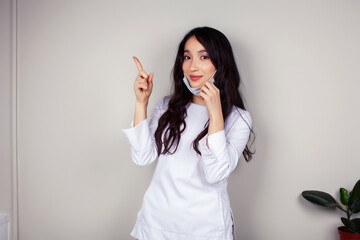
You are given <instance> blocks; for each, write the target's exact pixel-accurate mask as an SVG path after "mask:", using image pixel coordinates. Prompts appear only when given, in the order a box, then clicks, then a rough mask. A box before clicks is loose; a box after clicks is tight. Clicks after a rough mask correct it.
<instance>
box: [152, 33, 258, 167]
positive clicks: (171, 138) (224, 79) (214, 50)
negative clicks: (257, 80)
mask: <svg viewBox="0 0 360 240" xmlns="http://www.w3.org/2000/svg"><path fill="white" fill-rule="evenodd" d="M192 36H195V37H196V39H197V40H198V41H199V42H200V43H201V44H202V45H203V46H204V48H205V49H206V51H207V53H208V54H209V57H210V60H211V61H212V63H213V65H214V66H215V68H216V69H217V71H216V74H215V76H214V79H215V83H214V84H215V86H216V87H217V88H218V89H219V90H220V98H221V107H222V113H223V118H224V122H225V120H226V118H227V117H228V116H229V114H230V113H231V110H232V107H233V106H236V107H239V108H242V109H244V110H246V109H245V106H244V103H243V100H242V97H241V94H240V92H239V86H240V75H239V71H238V69H237V66H236V63H235V58H234V55H233V51H232V48H231V45H230V42H229V40H228V39H227V38H226V37H225V35H224V34H223V33H221V32H220V31H218V30H216V29H213V28H210V27H198V28H194V29H192V30H191V31H190V32H189V33H187V34H186V35H185V37H184V39H183V40H182V41H181V42H180V44H179V49H178V52H177V55H176V59H175V64H174V67H173V70H172V75H173V80H174V82H173V93H172V95H171V97H170V101H169V105H168V109H167V110H166V111H165V113H164V114H163V115H162V116H161V117H160V119H159V122H158V127H157V129H156V131H155V141H156V146H157V150H158V154H159V155H160V154H173V153H174V152H176V150H177V147H178V145H179V142H180V138H181V134H182V132H183V131H184V130H185V128H186V122H185V118H186V116H187V111H186V107H187V106H188V104H190V102H191V100H192V96H193V95H192V93H191V92H190V91H189V90H188V89H187V88H186V86H185V84H184V82H183V77H184V75H183V71H182V65H183V61H184V47H185V43H186V41H187V40H188V39H189V38H191V37H192ZM245 122H246V121H245ZM247 124H248V123H247ZM248 126H249V125H248ZM249 128H250V126H249ZM208 129H209V121H208V122H207V123H206V124H205V126H204V130H203V131H202V132H200V133H199V135H198V136H197V137H196V138H195V140H194V142H193V148H194V150H195V151H196V152H197V153H198V154H200V155H201V152H200V150H199V148H198V143H199V141H200V140H201V139H202V138H203V137H204V136H205V135H206V134H207V133H208ZM250 133H251V134H254V133H253V130H252V129H251V128H250ZM162 136H163V139H162ZM249 139H250V138H249ZM254 153H255V152H251V151H250V150H249V147H248V144H247V145H246V146H245V149H244V151H243V156H244V158H245V160H246V161H249V160H250V159H251V158H252V155H253V154H254Z"/></svg>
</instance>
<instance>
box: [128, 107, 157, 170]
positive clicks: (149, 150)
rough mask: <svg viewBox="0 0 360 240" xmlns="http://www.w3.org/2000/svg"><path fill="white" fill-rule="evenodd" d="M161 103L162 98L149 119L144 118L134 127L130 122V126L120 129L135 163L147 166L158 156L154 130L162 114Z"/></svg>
mask: <svg viewBox="0 0 360 240" xmlns="http://www.w3.org/2000/svg"><path fill="white" fill-rule="evenodd" d="M162 103H163V100H160V101H159V102H158V103H157V105H156V106H155V108H154V110H153V111H152V113H151V117H150V119H145V120H144V121H142V122H141V123H139V124H138V125H136V126H135V127H134V123H133V122H131V128H128V129H122V132H123V133H124V136H125V139H126V141H127V142H128V143H129V145H130V150H131V157H132V160H133V161H134V163H135V164H136V165H139V166H147V165H149V164H151V163H152V162H153V161H154V160H155V159H156V158H157V156H158V154H157V148H156V144H155V131H156V129H157V126H158V121H159V118H160V117H161V114H162V108H163V107H162Z"/></svg>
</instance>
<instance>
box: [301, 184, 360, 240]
mask: <svg viewBox="0 0 360 240" xmlns="http://www.w3.org/2000/svg"><path fill="white" fill-rule="evenodd" d="M301 195H302V196H303V197H304V198H305V199H306V200H308V201H309V202H311V203H314V204H316V205H320V206H323V207H328V208H338V209H340V210H341V211H343V212H345V213H346V218H345V217H342V218H341V221H342V223H343V224H344V225H345V226H342V227H339V228H338V232H339V235H340V240H351V239H360V218H353V219H351V217H352V215H353V214H354V213H359V212H360V180H359V181H357V183H356V184H355V186H354V188H353V190H352V191H351V192H350V193H349V191H348V190H346V189H345V188H340V194H339V198H340V202H341V203H342V205H343V206H341V205H340V204H339V203H338V202H337V201H336V200H335V199H334V198H333V197H332V196H331V195H330V194H328V193H326V192H321V191H315V190H311V191H303V192H302V193H301Z"/></svg>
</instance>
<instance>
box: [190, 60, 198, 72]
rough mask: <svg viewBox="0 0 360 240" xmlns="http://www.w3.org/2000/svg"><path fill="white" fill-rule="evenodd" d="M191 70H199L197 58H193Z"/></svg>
mask: <svg viewBox="0 0 360 240" xmlns="http://www.w3.org/2000/svg"><path fill="white" fill-rule="evenodd" d="M190 70H191V71H196V70H198V63H197V61H196V60H195V59H193V60H191V65H190Z"/></svg>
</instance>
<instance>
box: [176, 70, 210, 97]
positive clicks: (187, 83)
mask: <svg viewBox="0 0 360 240" xmlns="http://www.w3.org/2000/svg"><path fill="white" fill-rule="evenodd" d="M215 73H216V71H215V72H214V74H213V75H212V76H211V78H210V79H209V81H210V82H212V83H214V82H215V79H214V75H215ZM183 81H184V83H185V85H186V87H187V88H188V89H189V91H190V92H191V93H192V94H194V95H197V96H198V95H199V94H200V88H199V87H198V88H193V87H191V86H190V83H189V81H188V80H187V78H186V75H185V74H184V78H183Z"/></svg>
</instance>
